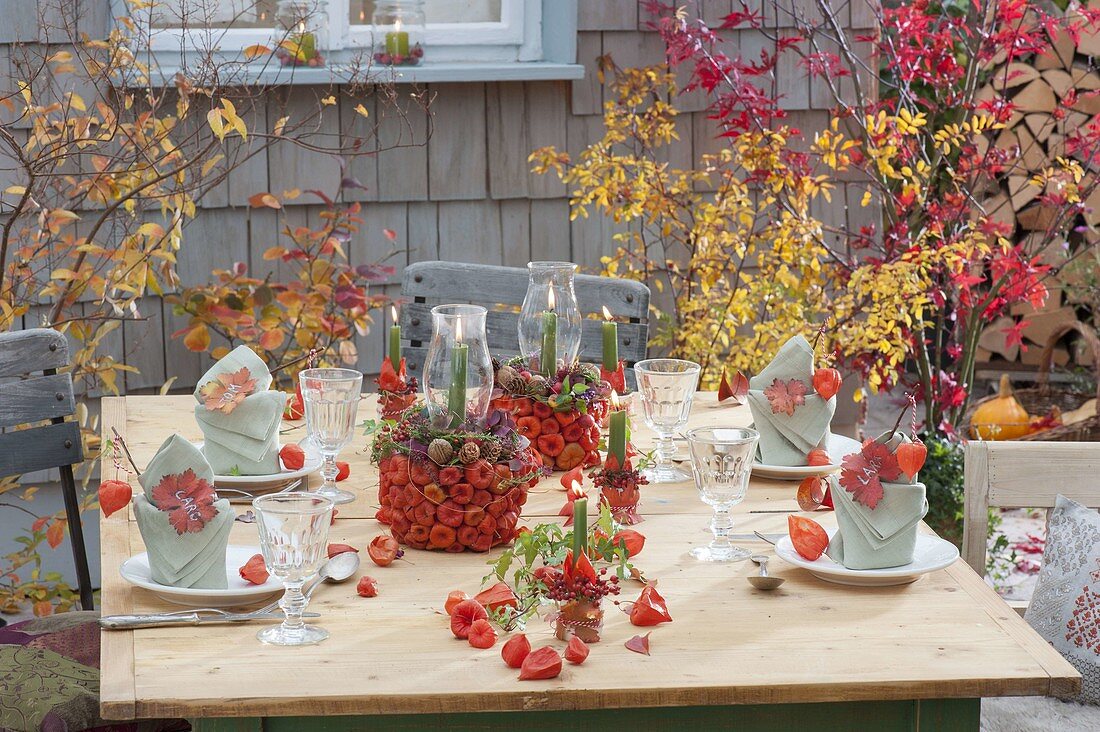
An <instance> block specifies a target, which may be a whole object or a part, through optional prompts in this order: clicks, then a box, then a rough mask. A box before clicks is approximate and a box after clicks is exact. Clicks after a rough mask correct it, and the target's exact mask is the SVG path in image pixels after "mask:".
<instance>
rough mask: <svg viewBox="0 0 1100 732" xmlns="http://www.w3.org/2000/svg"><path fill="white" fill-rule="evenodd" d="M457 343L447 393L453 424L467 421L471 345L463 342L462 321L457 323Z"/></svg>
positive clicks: (448, 409) (453, 351) (453, 350)
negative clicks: (467, 370) (449, 387)
mask: <svg viewBox="0 0 1100 732" xmlns="http://www.w3.org/2000/svg"><path fill="white" fill-rule="evenodd" d="M455 341H456V342H455V344H454V346H453V347H452V350H451V389H450V391H449V392H448V394H447V411H448V412H450V413H451V415H452V424H461V423H462V422H465V421H466V366H467V363H468V361H469V354H470V347H469V346H467V345H466V344H465V343H463V342H462V323H461V321H460V322H458V323H456V324H455Z"/></svg>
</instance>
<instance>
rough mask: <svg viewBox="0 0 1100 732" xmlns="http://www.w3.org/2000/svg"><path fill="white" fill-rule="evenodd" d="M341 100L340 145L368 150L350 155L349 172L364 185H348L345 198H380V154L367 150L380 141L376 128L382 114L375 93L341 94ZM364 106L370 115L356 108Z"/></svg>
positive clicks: (362, 199) (358, 199)
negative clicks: (377, 105)
mask: <svg viewBox="0 0 1100 732" xmlns="http://www.w3.org/2000/svg"><path fill="white" fill-rule="evenodd" d="M339 100H340V145H341V147H343V148H344V149H347V150H353V149H357V150H359V151H361V152H362V153H364V154H358V155H357V154H349V155H348V157H347V171H346V172H345V175H347V176H348V177H350V178H353V179H355V180H356V181H358V182H359V184H360V185H362V186H364V188H346V189H344V191H343V194H344V200H346V201H377V200H378V158H377V156H376V155H372V154H365V153H367V151H370V150H374V149H375V148H376V146H377V145H378V141H377V139H376V137H375V132H374V129H375V125H376V124H377V117H378V114H377V111H376V109H375V97H374V94H373V93H368V94H359V95H356V96H352V95H350V94H340V96H339ZM360 106H361V107H362V108H363V109H364V110H366V112H367V116H366V117H364V116H363V115H362V114H361V113H359V112H357V111H356V109H357V108H358V107H360Z"/></svg>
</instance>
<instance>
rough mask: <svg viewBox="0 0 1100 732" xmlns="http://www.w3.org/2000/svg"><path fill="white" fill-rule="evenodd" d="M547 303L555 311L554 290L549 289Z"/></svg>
mask: <svg viewBox="0 0 1100 732" xmlns="http://www.w3.org/2000/svg"><path fill="white" fill-rule="evenodd" d="M546 304H547V306H548V308H549V309H550V310H551V311H553V309H554V291H553V290H549V291H548V292H547V295H546Z"/></svg>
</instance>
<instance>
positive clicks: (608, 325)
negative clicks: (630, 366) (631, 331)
mask: <svg viewBox="0 0 1100 732" xmlns="http://www.w3.org/2000/svg"><path fill="white" fill-rule="evenodd" d="M603 317H604V323H603V367H604V368H605V369H607V370H608V371H614V370H615V369H617V368H619V324H618V323H616V322H615V321H614V320H612V319H611V311H610V310H608V309H607V306H606V305H605V306H604V309H603Z"/></svg>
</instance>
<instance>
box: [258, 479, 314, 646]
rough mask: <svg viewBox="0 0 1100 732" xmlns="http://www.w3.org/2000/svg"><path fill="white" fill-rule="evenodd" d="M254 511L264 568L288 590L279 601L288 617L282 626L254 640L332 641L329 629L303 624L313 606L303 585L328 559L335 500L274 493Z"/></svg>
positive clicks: (290, 642) (296, 643)
mask: <svg viewBox="0 0 1100 732" xmlns="http://www.w3.org/2000/svg"><path fill="white" fill-rule="evenodd" d="M252 508H253V509H255V512H256V526H257V527H258V528H259V532H260V550H261V551H262V552H263V555H264V564H266V565H267V569H268V571H269V572H271V574H273V575H275V576H276V577H278V578H279V579H281V580H282V581H283V586H284V587H285V588H286V592H285V594H284V595H283V598H282V599H281V600H279V607H281V608H282V609H283V613H284V614H285V615H286V618H285V619H284V620H283V622H282V624H281V625H274V626H271V627H270V628H264V629H263V630H261V631H260V632H259V633H257V634H256V637H257V638H259V639H260V640H261V641H263V642H264V643H270V644H272V645H277V646H303V645H309V644H312V643H320V642H321V641H323V640H324V639H325V638H328V631H327V630H325V629H324V628H318V627H317V626H316V625H306V623H305V621H304V620H302V613H304V612H305V609H306V605H307V604H308V603H309V600H307V599H306V597H305V595H303V594H302V585H303V584H304V583H305V582H306V580H308V579H310V578H311V577H313V576H314V575H316V574H317V572H318V570H320V569H321V565H322V564H324V563H325V560H326V558H327V557H326V551H325V550H326V547H327V546H328V528H329V525H330V524H331V523H332V509H333V503H332V501H331V500H330V499H328V498H326V497H325V496H322V495H319V494H317V493H274V494H271V495H267V496H259V497H258V498H256V499H254V500H253V501H252Z"/></svg>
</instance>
